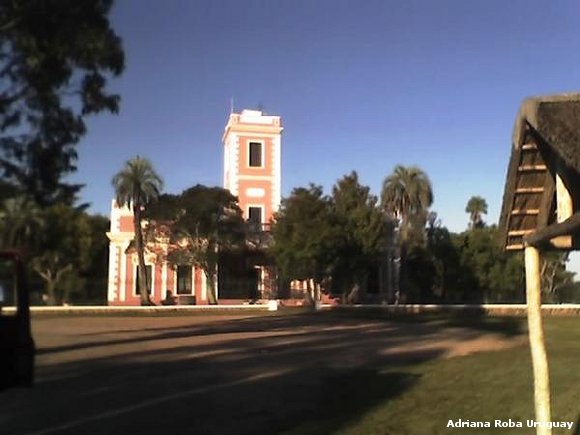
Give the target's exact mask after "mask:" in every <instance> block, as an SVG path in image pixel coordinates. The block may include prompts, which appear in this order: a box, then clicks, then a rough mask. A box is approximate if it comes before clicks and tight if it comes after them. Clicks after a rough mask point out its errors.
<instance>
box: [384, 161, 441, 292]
mask: <svg viewBox="0 0 580 435" xmlns="http://www.w3.org/2000/svg"><path fill="white" fill-rule="evenodd" d="M432 203H433V189H432V187H431V181H429V177H428V176H427V174H426V173H425V172H424V171H423V170H422V169H421V168H419V167H417V166H407V167H406V166H402V165H397V166H395V168H394V170H393V173H392V174H391V175H389V176H388V177H387V178H385V181H383V189H382V192H381V207H382V209H383V210H384V211H385V213H387V214H388V215H389V216H391V217H393V218H394V219H395V220H396V222H397V223H398V228H399V237H398V244H399V249H400V277H399V287H400V286H401V282H404V281H405V276H406V268H405V261H406V255H407V248H408V245H409V241H410V238H411V236H412V235H419V236H421V237H422V235H423V232H424V229H425V223H426V220H427V212H428V209H429V207H430V206H431V204H432ZM419 231H420V232H421V233H420V234H419ZM399 292H400V288H399V291H398V292H395V295H396V299H397V300H398V294H399Z"/></svg>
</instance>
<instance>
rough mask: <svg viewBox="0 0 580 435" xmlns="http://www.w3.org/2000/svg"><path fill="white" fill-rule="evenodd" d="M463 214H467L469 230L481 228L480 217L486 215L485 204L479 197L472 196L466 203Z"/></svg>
mask: <svg viewBox="0 0 580 435" xmlns="http://www.w3.org/2000/svg"><path fill="white" fill-rule="evenodd" d="M465 212H466V213H469V228H478V227H482V226H483V219H482V215H484V214H487V202H486V201H485V199H483V198H482V197H481V196H472V197H471V198H469V201H467V206H466V207H465Z"/></svg>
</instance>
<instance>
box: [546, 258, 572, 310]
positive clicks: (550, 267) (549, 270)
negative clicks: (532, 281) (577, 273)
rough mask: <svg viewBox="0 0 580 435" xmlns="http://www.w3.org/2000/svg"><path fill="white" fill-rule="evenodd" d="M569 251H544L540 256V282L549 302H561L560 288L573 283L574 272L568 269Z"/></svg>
mask: <svg viewBox="0 0 580 435" xmlns="http://www.w3.org/2000/svg"><path fill="white" fill-rule="evenodd" d="M568 256H569V252H543V253H542V254H541V256H540V260H541V261H540V284H541V287H542V293H543V295H544V299H545V300H546V301H547V302H551V303H556V302H560V300H561V298H560V294H559V293H560V290H561V289H562V288H565V287H567V286H569V285H570V284H572V282H573V281H574V273H573V272H569V271H567V270H566V262H567V261H568Z"/></svg>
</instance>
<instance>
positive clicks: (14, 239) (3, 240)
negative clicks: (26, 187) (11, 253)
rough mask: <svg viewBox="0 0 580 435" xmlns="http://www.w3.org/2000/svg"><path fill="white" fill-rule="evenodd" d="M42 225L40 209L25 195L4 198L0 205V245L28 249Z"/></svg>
mask: <svg viewBox="0 0 580 435" xmlns="http://www.w3.org/2000/svg"><path fill="white" fill-rule="evenodd" d="M43 226H44V221H43V217H42V215H41V211H40V209H39V208H38V207H37V206H36V204H34V202H33V201H31V200H30V199H28V198H27V197H25V196H17V197H13V198H7V199H5V200H4V201H3V202H2V204H1V205H0V246H1V247H2V248H4V249H6V248H10V249H14V248H24V249H26V250H30V249H31V248H32V246H33V245H34V244H35V243H36V242H38V234H39V233H40V229H41V228H42V227H43Z"/></svg>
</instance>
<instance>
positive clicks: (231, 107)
mask: <svg viewBox="0 0 580 435" xmlns="http://www.w3.org/2000/svg"><path fill="white" fill-rule="evenodd" d="M232 113H234V97H233V96H231V97H230V115H231V114H232Z"/></svg>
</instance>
